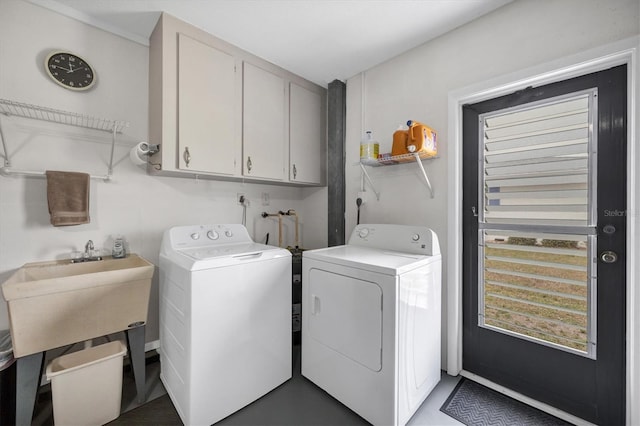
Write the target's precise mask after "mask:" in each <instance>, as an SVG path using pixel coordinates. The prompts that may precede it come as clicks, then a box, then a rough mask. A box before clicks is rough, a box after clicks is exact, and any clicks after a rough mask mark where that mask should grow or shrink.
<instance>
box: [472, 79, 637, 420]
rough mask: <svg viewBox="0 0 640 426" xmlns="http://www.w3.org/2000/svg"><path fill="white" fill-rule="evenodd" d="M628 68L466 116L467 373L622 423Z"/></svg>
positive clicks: (530, 92)
mask: <svg viewBox="0 0 640 426" xmlns="http://www.w3.org/2000/svg"><path fill="white" fill-rule="evenodd" d="M626 82H627V69H626V66H618V67H614V68H611V69H608V70H604V71H600V72H597V73H593V74H589V75H585V76H581V77H577V78H573V79H569V80H565V81H562V82H558V83H552V84H549V85H545V86H541V87H529V88H527V89H524V90H521V91H518V92H515V93H513V94H510V95H507V96H502V97H500V98H496V99H491V100H487V101H483V102H480V103H476V104H473V105H465V106H464V108H463V209H464V210H463V211H464V214H463V259H464V263H463V265H464V266H463V268H464V270H463V280H464V281H463V369H464V370H466V371H469V372H472V373H475V374H477V375H479V376H482V377H484V378H486V379H489V380H491V381H493V382H495V383H498V384H500V385H502V386H505V387H507V388H509V389H512V390H514V391H516V392H519V393H521V394H524V395H527V396H529V397H531V398H534V399H536V400H538V401H541V402H544V403H547V404H549V405H551V406H554V407H557V408H559V409H561V410H563V411H566V412H568V413H571V414H574V415H576V416H578V417H581V418H584V419H586V420H588V421H590V422H593V423H597V424H607V425H613V424H624V421H625V318H626V309H625V307H626V304H625V300H626V290H625V287H626V274H625V269H626V266H625V255H626V249H625V247H626V217H625V216H626V197H627V193H626V188H627V176H626V170H627V165H626V158H627V157H626V144H627V123H626V120H627V118H626V117H627V94H626V92H627V87H626V86H627V85H626Z"/></svg>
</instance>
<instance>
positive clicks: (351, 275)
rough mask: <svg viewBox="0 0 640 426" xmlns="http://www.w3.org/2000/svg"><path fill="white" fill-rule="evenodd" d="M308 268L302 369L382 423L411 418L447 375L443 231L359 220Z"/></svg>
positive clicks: (316, 253) (312, 257)
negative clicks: (443, 347)
mask: <svg viewBox="0 0 640 426" xmlns="http://www.w3.org/2000/svg"><path fill="white" fill-rule="evenodd" d="M302 270H303V277H302V313H303V319H302V361H301V362H302V375H303V376H305V377H307V378H308V379H309V380H311V381H312V382H314V383H315V384H316V385H318V386H319V387H321V388H322V389H324V390H325V391H326V392H328V393H329V394H330V395H332V396H333V397H334V398H336V399H337V400H338V401H340V402H342V403H343V404H344V405H346V406H347V407H349V408H350V409H351V410H353V411H354V412H356V413H357V414H358V415H360V416H361V417H363V418H364V419H365V420H367V421H368V422H370V423H372V424H374V425H384V426H389V425H404V424H406V423H407V421H408V420H409V419H410V418H411V416H412V415H413V414H414V413H415V411H416V410H417V409H418V408H419V407H420V405H421V404H422V402H423V401H424V400H425V399H426V397H427V396H428V395H429V393H430V392H431V391H432V390H433V388H434V387H435V386H436V384H437V383H438V382H439V381H440V358H441V356H440V335H441V331H440V322H441V321H440V311H441V299H440V294H441V274H442V271H441V270H442V260H441V254H440V246H439V243H438V238H437V236H436V234H435V232H433V231H432V230H431V229H429V228H425V227H417V226H405V225H358V226H357V227H356V228H355V229H354V231H353V233H352V234H351V237H350V238H349V241H348V243H347V244H346V245H342V246H336V247H330V248H326V249H319V250H307V251H305V252H303V258H302Z"/></svg>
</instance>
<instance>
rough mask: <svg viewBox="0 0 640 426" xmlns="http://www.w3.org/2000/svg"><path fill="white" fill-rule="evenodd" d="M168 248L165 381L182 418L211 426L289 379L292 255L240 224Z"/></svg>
mask: <svg viewBox="0 0 640 426" xmlns="http://www.w3.org/2000/svg"><path fill="white" fill-rule="evenodd" d="M161 247H162V248H161V252H160V351H159V352H160V371H161V373H160V378H161V379H162V383H163V384H164V386H165V388H166V389H167V393H168V394H169V396H170V398H171V401H172V402H173V404H174V405H175V407H176V410H177V411H178V414H179V415H180V418H181V419H182V421H183V422H184V424H185V425H210V424H212V423H215V422H217V421H219V420H221V419H223V418H225V417H227V416H228V415H230V414H232V413H234V412H235V411H237V410H239V409H241V408H242V407H244V406H246V405H248V404H249V403H251V402H253V401H255V400H256V399H258V398H260V397H261V396H263V395H264V394H266V393H267V392H269V391H271V390H272V389H274V388H276V387H277V386H279V385H280V384H282V383H283V382H285V381H287V380H288V379H290V378H291V253H290V252H289V251H288V250H285V249H281V248H278V247H274V246H267V245H264V244H257V243H254V242H253V241H252V239H251V237H250V236H249V234H248V232H247V230H246V228H245V227H244V226H242V225H237V224H233V225H195V226H179V227H175V228H171V229H169V230H167V231H166V232H165V233H164V236H163V240H162V246H161Z"/></svg>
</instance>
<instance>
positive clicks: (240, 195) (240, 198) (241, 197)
mask: <svg viewBox="0 0 640 426" xmlns="http://www.w3.org/2000/svg"><path fill="white" fill-rule="evenodd" d="M237 199H238V205H239V206H241V205H242V203H243V202H244V203H246V202H247V197H246V196H245V195H244V194H243V193H241V192H238V197H237Z"/></svg>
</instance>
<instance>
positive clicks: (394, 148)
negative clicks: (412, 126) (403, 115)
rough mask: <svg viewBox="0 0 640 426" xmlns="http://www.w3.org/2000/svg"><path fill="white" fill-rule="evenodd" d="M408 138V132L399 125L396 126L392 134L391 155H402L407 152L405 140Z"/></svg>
mask: <svg viewBox="0 0 640 426" xmlns="http://www.w3.org/2000/svg"><path fill="white" fill-rule="evenodd" d="M408 138H409V132H408V131H407V130H406V129H405V128H404V126H403V125H402V124H401V125H400V126H398V130H396V131H395V132H393V144H392V145H391V155H393V156H397V155H403V154H406V153H407V152H408V151H407V140H408Z"/></svg>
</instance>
